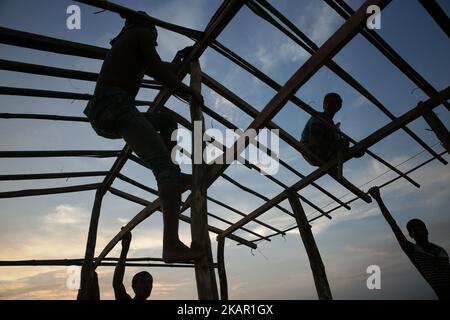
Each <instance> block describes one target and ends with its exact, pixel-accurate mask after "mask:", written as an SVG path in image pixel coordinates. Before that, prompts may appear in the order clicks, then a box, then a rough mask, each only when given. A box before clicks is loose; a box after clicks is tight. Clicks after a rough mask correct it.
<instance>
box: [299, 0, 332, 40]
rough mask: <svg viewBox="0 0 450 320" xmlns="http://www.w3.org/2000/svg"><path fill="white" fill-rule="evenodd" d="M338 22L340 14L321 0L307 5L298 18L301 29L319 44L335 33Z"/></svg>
mask: <svg viewBox="0 0 450 320" xmlns="http://www.w3.org/2000/svg"><path fill="white" fill-rule="evenodd" d="M338 24H339V20H338V16H337V15H336V14H335V13H333V11H332V10H331V9H330V8H329V7H328V6H327V5H325V4H324V3H322V2H319V1H312V2H311V3H310V4H309V5H308V6H306V8H305V9H304V10H303V12H302V15H301V16H300V18H299V19H298V25H299V26H300V30H302V31H303V32H304V33H305V34H307V35H309V38H311V40H313V41H314V42H315V43H316V44H317V45H318V46H320V45H321V44H322V43H323V42H325V40H327V39H328V38H329V37H330V36H331V35H332V34H333V33H334V31H335V30H336V28H337V27H338Z"/></svg>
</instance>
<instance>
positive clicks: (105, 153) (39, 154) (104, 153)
mask: <svg viewBox="0 0 450 320" xmlns="http://www.w3.org/2000/svg"><path fill="white" fill-rule="evenodd" d="M118 154H119V151H115V150H57V151H53V150H51V151H0V158H47V157H50V158H53V157H95V158H111V157H116V156H117V155H118Z"/></svg>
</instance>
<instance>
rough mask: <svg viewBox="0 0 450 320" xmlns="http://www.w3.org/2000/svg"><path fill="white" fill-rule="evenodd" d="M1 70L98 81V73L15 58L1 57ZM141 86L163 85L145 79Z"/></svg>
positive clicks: (155, 86) (153, 87)
mask: <svg viewBox="0 0 450 320" xmlns="http://www.w3.org/2000/svg"><path fill="white" fill-rule="evenodd" d="M0 70H7V71H15V72H24V73H30V74H37V75H43V76H50V77H58V78H66V79H74V80H84V81H91V82H92V81H97V78H98V73H94V72H87V71H80V70H72V69H64V68H56V67H48V66H43V65H38V64H31V63H25V62H19V61H13V60H4V59H0ZM141 87H143V88H147V89H161V85H160V84H158V83H157V82H156V81H154V80H148V79H143V80H142V83H141Z"/></svg>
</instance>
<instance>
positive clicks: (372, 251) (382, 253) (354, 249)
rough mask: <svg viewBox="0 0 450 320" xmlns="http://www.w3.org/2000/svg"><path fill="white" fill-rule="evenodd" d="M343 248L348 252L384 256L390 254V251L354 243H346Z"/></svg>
mask: <svg viewBox="0 0 450 320" xmlns="http://www.w3.org/2000/svg"><path fill="white" fill-rule="evenodd" d="M344 250H345V251H347V252H350V253H357V254H364V255H366V256H371V257H373V256H380V257H385V256H389V255H391V252H388V251H385V250H380V249H377V248H369V247H361V246H355V245H350V244H349V245H346V246H345V247H344Z"/></svg>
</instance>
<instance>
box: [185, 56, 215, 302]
mask: <svg viewBox="0 0 450 320" xmlns="http://www.w3.org/2000/svg"><path fill="white" fill-rule="evenodd" d="M190 85H191V88H192V89H193V90H194V91H196V92H201V71H200V64H199V62H198V60H196V61H193V62H191V83H190ZM190 112H191V119H192V123H193V127H194V128H195V127H196V126H200V128H201V136H196V135H195V134H193V135H192V149H193V152H192V186H191V189H192V193H191V195H192V198H193V201H192V206H191V218H192V224H191V237H192V247H196V248H198V249H201V250H202V251H203V252H204V256H203V257H202V258H201V259H199V260H197V261H195V278H196V280H197V293H198V298H199V300H218V299H219V296H218V292H217V282H216V275H215V273H214V268H213V267H212V264H213V258H212V252H211V240H210V239H209V233H208V229H207V225H208V219H207V199H206V196H207V195H206V194H207V189H208V185H207V173H206V164H205V163H204V161H203V150H204V147H205V145H204V144H205V143H204V142H203V133H204V131H205V123H204V120H203V113H202V109H201V105H199V104H198V101H195V100H194V99H193V98H191V99H190ZM194 132H195V130H194Z"/></svg>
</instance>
